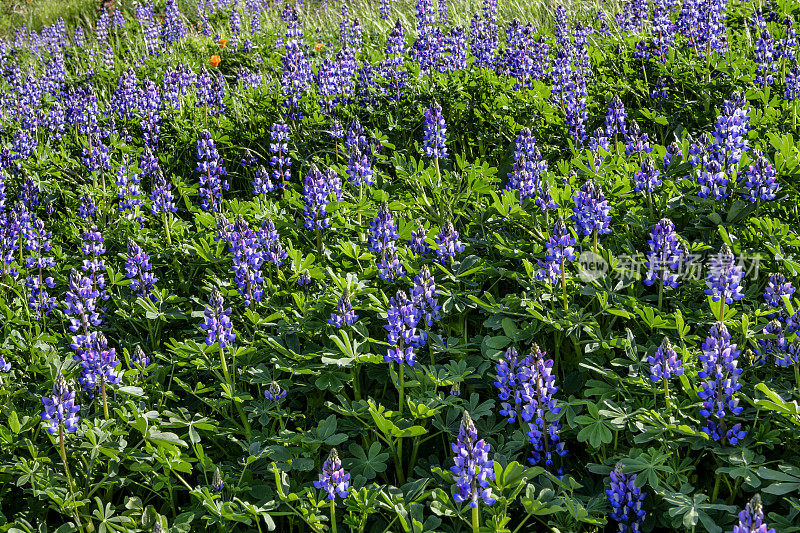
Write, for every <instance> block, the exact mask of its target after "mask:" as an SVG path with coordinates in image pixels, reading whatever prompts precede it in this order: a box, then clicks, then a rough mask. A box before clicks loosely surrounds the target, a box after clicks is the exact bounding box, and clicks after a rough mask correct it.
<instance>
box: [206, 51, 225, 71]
mask: <svg viewBox="0 0 800 533" xmlns="http://www.w3.org/2000/svg"><path fill="white" fill-rule="evenodd" d="M220 61H222V58H221V57H219V56H218V55H217V54H214V55H213V56H211V57H209V58H208V62H209V63H211V66H212V67H214V68H216V67H218V66H219V63H220Z"/></svg>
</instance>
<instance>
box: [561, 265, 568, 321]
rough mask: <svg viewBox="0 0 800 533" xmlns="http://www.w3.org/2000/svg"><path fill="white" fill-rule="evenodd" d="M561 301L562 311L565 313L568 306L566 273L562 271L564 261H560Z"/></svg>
mask: <svg viewBox="0 0 800 533" xmlns="http://www.w3.org/2000/svg"><path fill="white" fill-rule="evenodd" d="M561 299H562V300H563V302H564V311H567V310H568V309H569V304H567V273H566V272H565V271H564V259H561Z"/></svg>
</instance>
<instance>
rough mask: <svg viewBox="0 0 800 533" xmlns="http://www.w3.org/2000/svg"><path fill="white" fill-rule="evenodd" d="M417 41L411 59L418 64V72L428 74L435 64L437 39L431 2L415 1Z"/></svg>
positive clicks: (433, 9)
mask: <svg viewBox="0 0 800 533" xmlns="http://www.w3.org/2000/svg"><path fill="white" fill-rule="evenodd" d="M416 8H417V12H416V17H417V39H416V41H414V45H413V48H412V57H413V58H414V59H415V60H416V61H417V63H419V66H420V71H421V72H422V73H423V74H429V73H430V72H431V71H432V70H433V67H434V66H435V64H436V57H437V55H438V53H439V39H438V38H437V35H436V27H435V24H436V9H435V7H434V5H433V0H417V5H416Z"/></svg>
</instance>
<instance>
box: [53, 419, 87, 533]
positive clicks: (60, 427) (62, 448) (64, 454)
mask: <svg viewBox="0 0 800 533" xmlns="http://www.w3.org/2000/svg"><path fill="white" fill-rule="evenodd" d="M58 445H59V452H60V455H61V462H62V463H64V472H65V473H66V474H67V483H69V494H70V496H72V504H73V505H75V492H74V490H75V488H74V487H75V483H74V482H73V481H72V474H70V473H69V466H68V465H67V447H66V445H65V444H64V425H63V424H61V423H59V424H58ZM73 513H74V516H75V521H76V522H77V523H78V529H80V530H81V531H82V530H83V525H82V524H81V519H80V517H79V516H78V513H77V512H74V511H73Z"/></svg>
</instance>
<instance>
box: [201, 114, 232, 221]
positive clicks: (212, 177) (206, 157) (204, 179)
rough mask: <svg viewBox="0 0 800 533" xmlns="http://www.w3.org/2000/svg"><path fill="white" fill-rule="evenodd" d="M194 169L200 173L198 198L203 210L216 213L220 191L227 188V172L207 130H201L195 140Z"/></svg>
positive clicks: (219, 202)
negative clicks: (195, 160)
mask: <svg viewBox="0 0 800 533" xmlns="http://www.w3.org/2000/svg"><path fill="white" fill-rule="evenodd" d="M196 169H197V172H199V173H200V197H201V198H202V199H203V202H202V207H203V210H204V211H209V210H210V211H212V212H213V213H217V212H218V211H219V210H220V207H221V205H220V204H221V203H222V191H223V190H225V191H227V190H228V188H229V185H228V180H226V179H225V176H227V175H228V171H227V170H225V167H224V166H223V165H222V158H221V157H220V155H219V152H218V151H217V146H216V145H215V144H214V141H213V140H212V139H211V133H209V132H208V130H203V131H202V132H201V133H200V137H199V138H198V139H197V167H196Z"/></svg>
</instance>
